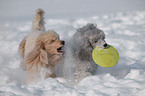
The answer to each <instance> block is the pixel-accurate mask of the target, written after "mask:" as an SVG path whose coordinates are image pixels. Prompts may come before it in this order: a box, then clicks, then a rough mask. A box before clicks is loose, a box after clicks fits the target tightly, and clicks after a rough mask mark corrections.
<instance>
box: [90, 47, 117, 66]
mask: <svg viewBox="0 0 145 96" xmlns="http://www.w3.org/2000/svg"><path fill="white" fill-rule="evenodd" d="M92 58H93V60H94V62H95V63H96V64H98V65H99V66H101V67H113V66H114V65H116V64H117V63H118V61H119V53H118V51H117V50H116V49H115V48H114V47H113V46H111V45H108V48H104V49H103V48H99V47H96V48H95V49H94V50H93V52H92Z"/></svg>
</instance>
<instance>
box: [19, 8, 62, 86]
mask: <svg viewBox="0 0 145 96" xmlns="http://www.w3.org/2000/svg"><path fill="white" fill-rule="evenodd" d="M43 15H44V11H43V10H42V9H40V8H39V9H38V10H37V11H36V17H35V18H34V21H33V28H32V32H31V33H30V34H28V35H27V36H26V37H25V38H24V39H23V40H22V41H21V43H20V44H19V54H20V57H21V58H22V62H21V67H22V68H23V69H24V70H27V77H26V84H30V83H33V82H38V81H40V80H43V79H46V78H49V77H52V78H54V77H55V67H56V64H58V63H59V62H60V60H61V59H62V58H63V56H62V52H63V51H62V49H61V47H63V46H64V41H62V40H59V35H58V34H57V33H56V32H54V31H50V30H49V31H45V27H44V24H45V23H44V21H43Z"/></svg>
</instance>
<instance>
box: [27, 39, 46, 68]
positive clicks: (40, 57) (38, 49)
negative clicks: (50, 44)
mask: <svg viewBox="0 0 145 96" xmlns="http://www.w3.org/2000/svg"><path fill="white" fill-rule="evenodd" d="M26 63H27V64H28V66H27V69H28V70H31V69H32V68H33V67H37V68H38V67H39V66H46V64H48V54H47V52H46V50H45V47H44V44H43V42H41V41H38V42H37V43H36V46H35V47H34V50H33V51H32V52H30V53H29V54H28V55H27V57H26Z"/></svg>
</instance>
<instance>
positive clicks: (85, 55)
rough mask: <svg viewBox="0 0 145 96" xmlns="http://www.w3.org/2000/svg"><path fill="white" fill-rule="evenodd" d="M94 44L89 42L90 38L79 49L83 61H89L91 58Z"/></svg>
mask: <svg viewBox="0 0 145 96" xmlns="http://www.w3.org/2000/svg"><path fill="white" fill-rule="evenodd" d="M92 50H93V48H92V46H91V44H90V43H89V41H88V40H85V41H84V44H82V45H81V48H80V50H79V58H80V60H82V61H88V60H90V58H91V54H92Z"/></svg>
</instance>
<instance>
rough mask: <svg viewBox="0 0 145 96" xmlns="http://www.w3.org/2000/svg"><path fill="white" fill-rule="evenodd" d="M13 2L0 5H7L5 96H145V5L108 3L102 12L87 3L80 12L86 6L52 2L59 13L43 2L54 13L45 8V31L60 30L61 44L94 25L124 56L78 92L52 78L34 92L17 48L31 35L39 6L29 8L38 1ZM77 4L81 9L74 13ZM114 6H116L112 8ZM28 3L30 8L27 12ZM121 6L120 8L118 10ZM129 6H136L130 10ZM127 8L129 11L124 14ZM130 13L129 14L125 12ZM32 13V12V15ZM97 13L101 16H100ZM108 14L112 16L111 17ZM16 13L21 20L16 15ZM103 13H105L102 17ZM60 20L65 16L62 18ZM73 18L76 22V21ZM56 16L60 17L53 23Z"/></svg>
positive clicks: (2, 43) (1, 45)
mask: <svg viewBox="0 0 145 96" xmlns="http://www.w3.org/2000/svg"><path fill="white" fill-rule="evenodd" d="M14 1H15V2H11V3H12V4H11V3H10V1H7V0H5V1H4V0H3V1H0V2H1V3H0V5H2V4H3V6H1V8H2V9H0V14H2V15H1V16H0V20H1V21H2V22H0V96H144V94H145V50H144V48H145V10H144V9H145V7H144V6H142V5H143V4H145V3H144V1H143V0H139V1H140V2H137V1H135V0H126V1H125V0H122V1H121V0H120V1H119V2H117V1H115V0H110V3H109V5H112V6H111V8H110V9H108V8H109V7H108V6H109V5H107V3H105V5H106V7H104V8H102V9H101V10H100V9H95V8H98V7H96V6H95V4H94V3H96V2H98V0H96V1H94V0H91V1H92V2H89V1H85V2H84V6H83V4H82V5H80V10H77V9H78V8H79V4H78V3H81V2H82V0H78V1H76V0H74V1H72V5H71V3H70V2H69V1H67V0H62V1H59V0H50V1H49V2H50V3H52V4H54V5H57V6H58V8H59V9H57V8H54V9H53V8H52V7H53V6H52V5H51V4H48V1H46V0H44V2H43V4H44V3H47V4H48V5H51V6H52V7H51V10H50V9H48V10H47V8H49V7H48V6H47V4H44V10H47V11H46V16H45V17H46V20H45V21H46V29H50V30H55V31H56V32H58V33H59V34H60V37H61V39H64V40H67V39H68V38H70V37H72V35H73V34H74V33H75V30H76V29H77V28H79V27H81V26H83V25H85V24H87V23H90V22H91V23H95V24H96V25H97V26H98V28H100V29H102V30H103V31H104V32H105V34H106V41H107V43H108V44H111V45H113V46H114V47H115V48H116V49H117V50H118V51H119V54H120V60H119V62H118V64H117V65H115V66H114V67H111V68H103V67H99V68H98V69H97V74H96V75H94V76H90V77H86V78H84V79H83V80H82V81H81V82H80V83H79V84H77V85H74V86H72V85H70V84H68V83H67V82H60V79H61V78H57V79H52V78H48V79H46V80H44V81H41V82H39V83H38V84H35V85H33V84H32V85H29V86H26V85H25V84H24V82H25V77H26V72H25V71H23V70H22V69H20V61H21V60H20V57H19V55H18V45H19V43H20V41H21V40H22V39H23V38H24V37H25V36H26V35H27V34H28V33H29V32H30V31H31V28H32V27H31V26H32V19H33V18H32V17H33V16H34V10H35V9H37V7H38V5H39V3H40V2H39V3H38V2H37V3H36V5H34V6H30V5H32V4H33V2H34V0H32V1H29V2H28V1H27V0H26V1H23V2H22V0H14ZM133 1H134V2H133ZM16 2H17V3H16ZM76 2H77V5H76V7H75V8H74V5H75V4H76ZM103 2H104V0H102V1H100V4H97V5H99V7H100V6H101V5H102V6H105V5H103ZM113 2H114V3H115V4H116V5H114V6H113ZM23 3H24V4H29V3H30V4H29V5H28V7H26V6H24V5H23ZM119 3H120V5H119ZM59 4H62V5H59ZM66 4H70V6H69V5H67V7H68V6H69V7H68V9H71V10H70V11H69V12H68V11H67V10H66V8H64V7H63V5H66ZM87 4H93V5H92V6H91V5H87ZM117 4H118V7H119V8H118V7H116V6H117ZM124 4H126V5H124ZM127 4H131V5H130V6H127ZM135 4H136V6H135ZM16 5H20V6H22V7H23V8H21V7H20V6H17V7H18V8H17V7H16ZM123 5H124V6H125V7H124V8H122V6H123ZM8 6H10V8H9V7H8ZM41 6H42V5H41ZM41 6H40V7H41ZM86 6H90V8H88V9H86V10H83V9H84V8H85V7H86ZM94 7H95V8H94ZM20 8H21V9H23V11H22V12H20ZM42 8H43V6H42ZM114 8H116V9H114ZM125 8H127V9H126V10H125ZM28 9H30V10H29V11H28ZM95 10H96V12H97V13H100V14H99V15H98V14H96V13H95V12H94V11H95ZM99 10H100V11H99ZM107 10H108V12H106V11H107ZM14 11H16V14H14V13H12V12H14ZM24 11H25V12H24ZM48 11H50V12H49V14H47V12H48ZM58 11H59V12H58ZM101 11H103V12H102V13H101ZM7 12H8V13H7ZM20 13H22V14H20ZM77 13H78V16H77ZM85 13H87V14H86V16H84V15H85ZM11 14H12V15H11ZM19 14H20V15H19ZM58 14H60V16H57V15H58ZM66 14H67V15H66ZM72 14H74V15H76V16H74V15H73V16H72ZM88 14H89V15H88ZM49 15H50V17H49ZM54 15H55V17H53V16H54ZM68 16H69V17H68ZM25 17H26V18H25ZM21 19H22V20H21ZM66 62H68V61H66ZM58 79H59V80H58ZM61 81H63V80H61Z"/></svg>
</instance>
